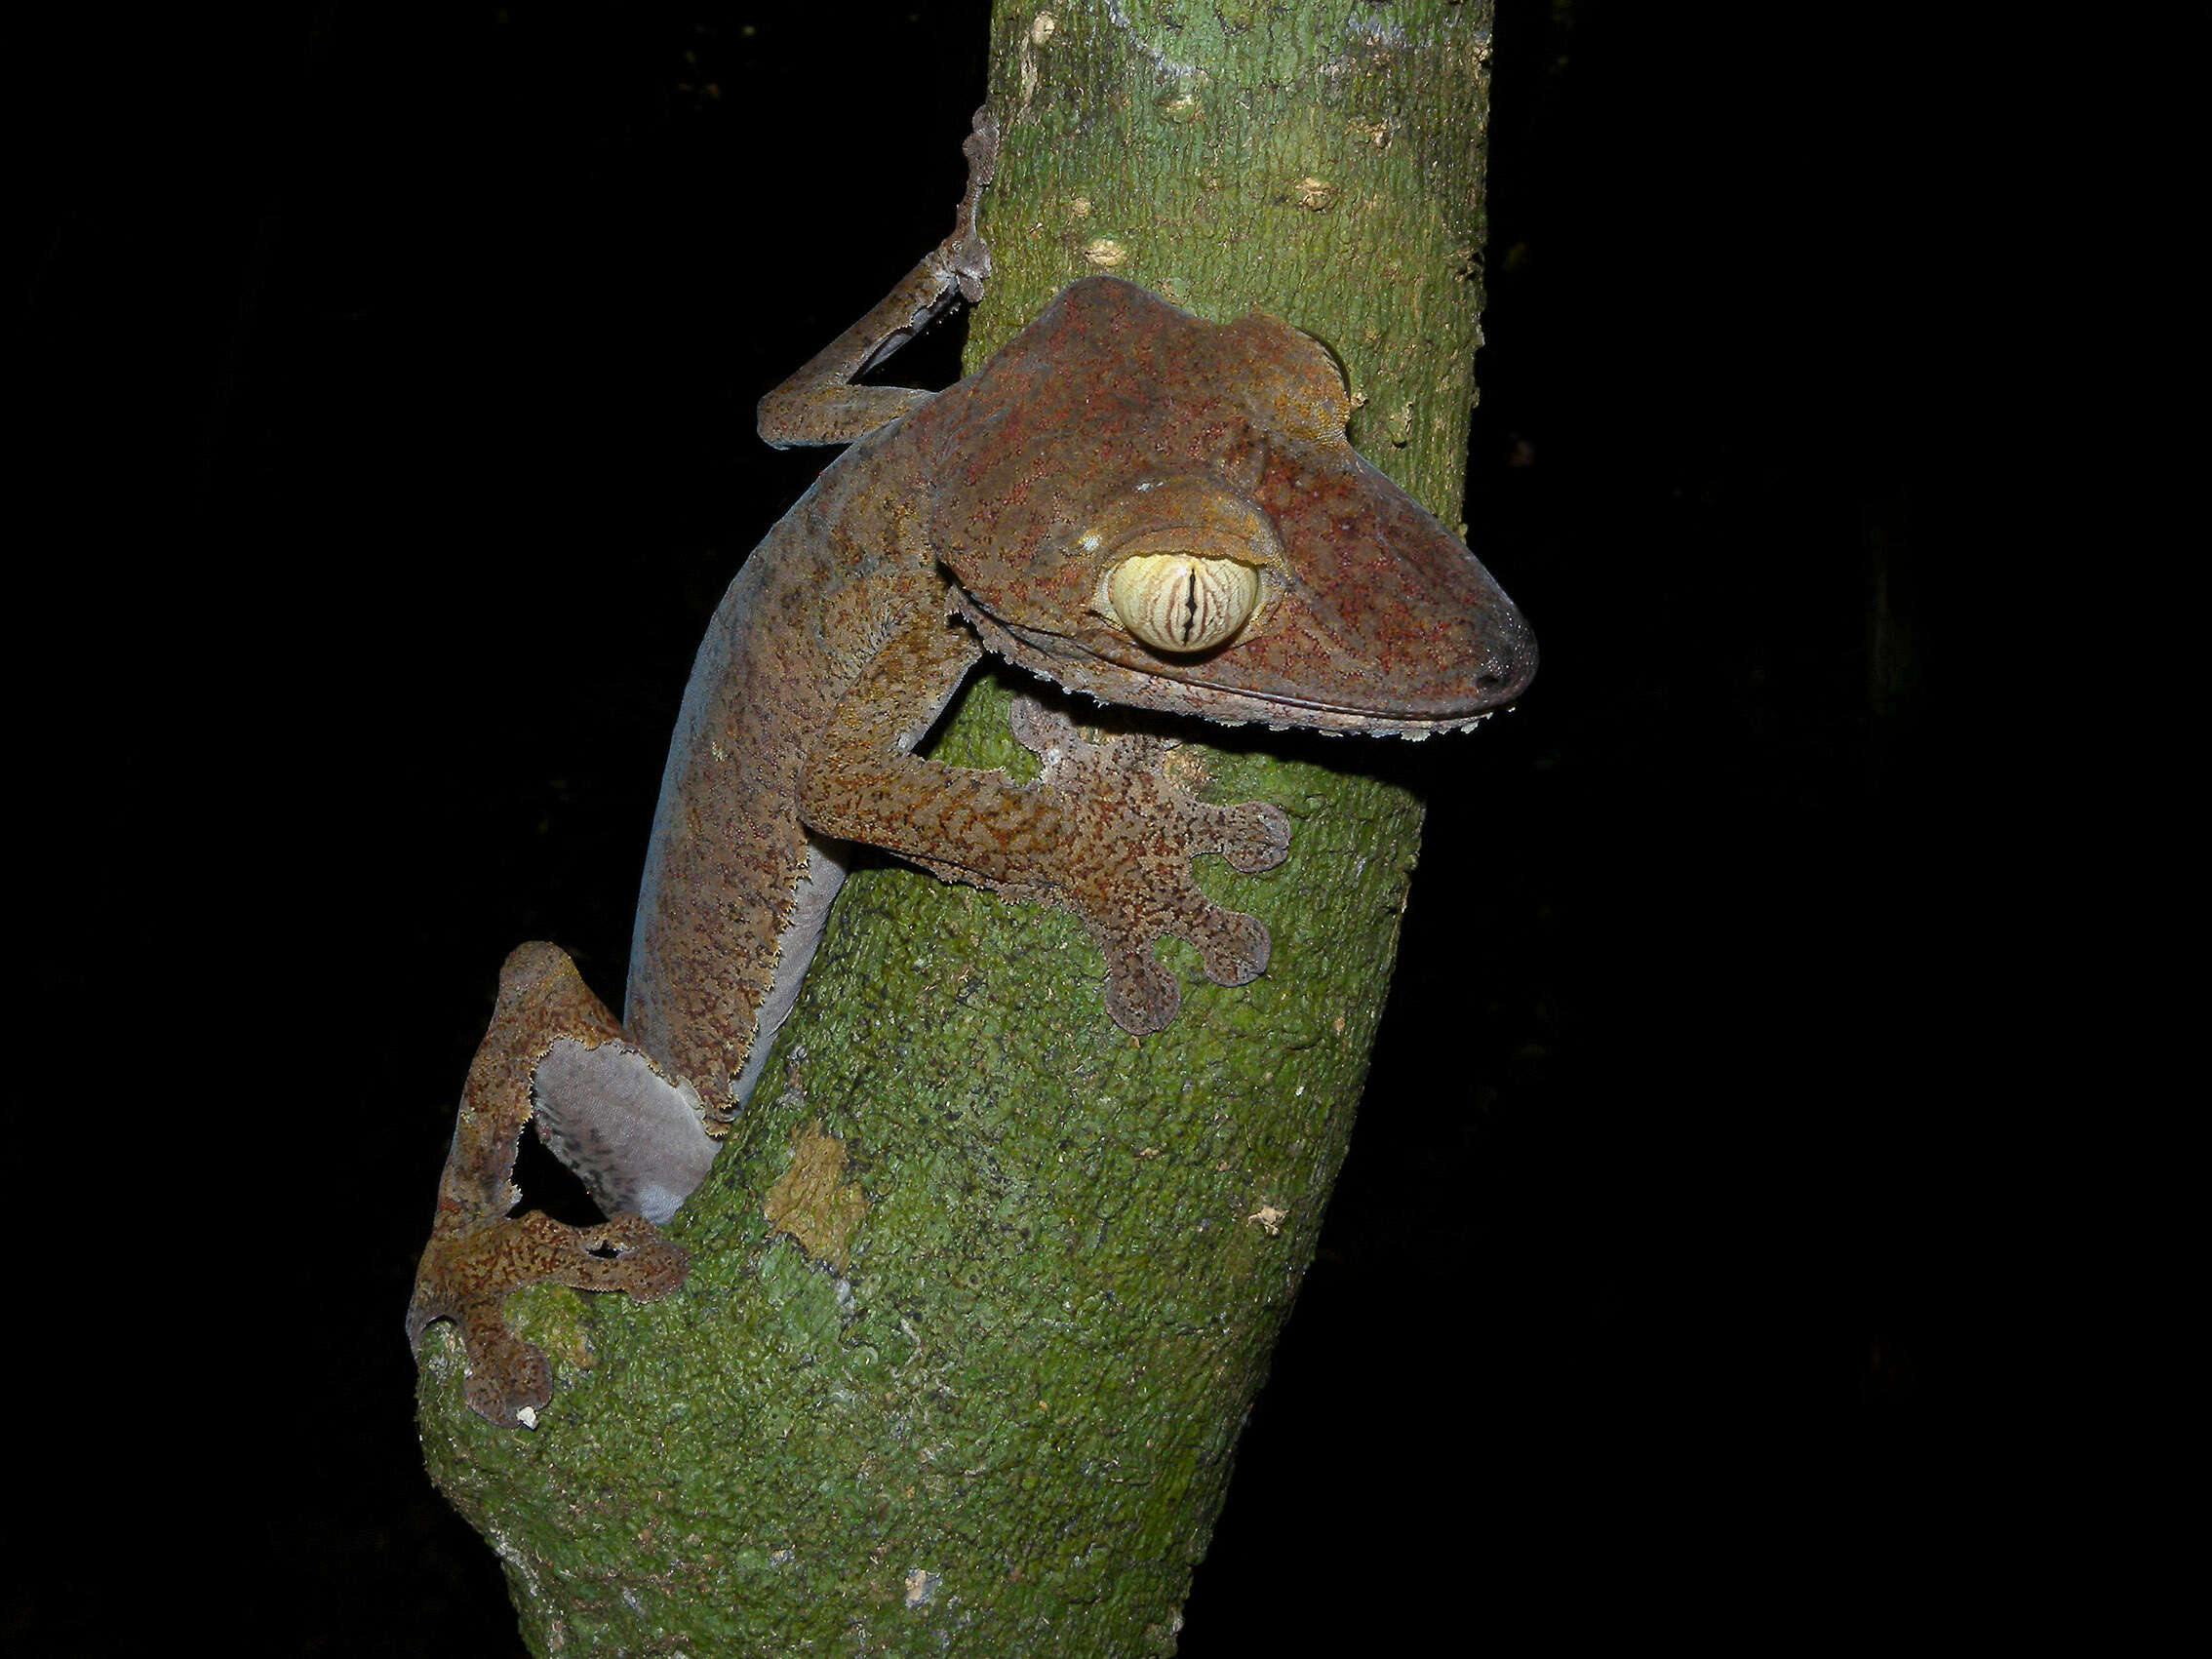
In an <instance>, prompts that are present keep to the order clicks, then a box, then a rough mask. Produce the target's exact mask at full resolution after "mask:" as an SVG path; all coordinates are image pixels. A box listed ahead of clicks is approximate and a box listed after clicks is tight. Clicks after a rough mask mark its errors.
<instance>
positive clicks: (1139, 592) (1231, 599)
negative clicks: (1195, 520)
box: [1106, 553, 1259, 652]
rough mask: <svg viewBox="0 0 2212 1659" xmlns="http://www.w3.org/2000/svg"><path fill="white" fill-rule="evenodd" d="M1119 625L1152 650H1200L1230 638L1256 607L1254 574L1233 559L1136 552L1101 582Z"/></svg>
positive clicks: (1256, 582)
mask: <svg viewBox="0 0 2212 1659" xmlns="http://www.w3.org/2000/svg"><path fill="white" fill-rule="evenodd" d="M1106 598H1107V600H1108V602H1109V603H1110V604H1111V605H1112V606H1113V608H1114V614H1115V615H1117V616H1119V617H1120V618H1121V619H1122V626H1123V627H1125V628H1126V629H1128V631H1129V632H1130V633H1132V634H1134V635H1136V637H1137V638H1138V639H1140V640H1142V641H1144V643H1145V644H1146V645H1148V646H1150V647H1152V649H1153V650H1155V651H1177V652H1190V651H1206V650H1209V649H1211V648H1212V647H1214V646H1217V645H1219V644H1220V643H1221V642H1222V641H1223V640H1226V639H1228V638H1229V637H1230V636H1231V635H1233V634H1235V633H1236V631H1237V630H1238V629H1239V628H1242V627H1243V626H1244V623H1245V622H1246V621H1247V620H1249V619H1250V617H1251V614H1252V607H1253V606H1255V605H1257V604H1258V603H1259V573H1258V572H1257V571H1254V570H1253V569H1252V568H1251V567H1250V566H1249V565H1240V564H1239V563H1238V562H1237V561H1236V560H1234V559H1207V558H1204V557H1201V556H1200V555H1198V554H1195V553H1140V554H1138V555H1137V556H1136V557H1134V558H1131V559H1124V560H1123V561H1122V562H1121V563H1120V564H1119V565H1116V566H1115V567H1114V570H1113V573H1111V574H1110V575H1108V576H1107V578H1106Z"/></svg>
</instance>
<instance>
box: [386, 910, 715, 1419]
mask: <svg viewBox="0 0 2212 1659" xmlns="http://www.w3.org/2000/svg"><path fill="white" fill-rule="evenodd" d="M533 1110H534V1111H535V1114H536V1118H537V1125H538V1133H539V1137H540V1138H541V1139H542V1140H543V1141H544V1142H545V1144H546V1145H547V1147H548V1148H550V1149H551V1150H552V1152H553V1153H554V1155H555V1156H556V1157H558V1158H559V1159H560V1160H561V1161H562V1162H563V1163H564V1164H566V1165H569V1167H570V1168H572V1169H573V1170H575V1172H576V1173H577V1174H578V1175H579V1176H581V1177H582V1179H583V1182H584V1185H585V1186H586V1188H588V1189H589V1190H590V1192H591V1195H592V1198H593V1200H594V1201H595V1202H596V1203H597V1204H598V1205H599V1206H600V1208H601V1209H602V1210H603V1211H604V1212H605V1213H606V1214H607V1215H608V1216H609V1217H610V1219H609V1220H607V1221H605V1222H603V1223H601V1224H599V1225H597V1226H592V1227H571V1226H568V1225H566V1224H565V1223H562V1222H558V1221H555V1220H553V1219H552V1218H551V1217H550V1216H547V1215H544V1214H541V1213H538V1212H536V1211H532V1212H531V1213H528V1214H525V1215H519V1216H518V1215H514V1214H511V1213H510V1212H511V1211H512V1210H513V1209H514V1208H515V1206H516V1205H518V1204H519V1203H520V1202H521V1200H522V1194H521V1192H520V1191H519V1190H518V1189H517V1188H516V1186H515V1184H514V1170H515V1155H516V1152H517V1150H518V1148H519V1145H520V1142H521V1137H522V1129H523V1125H524V1124H525V1123H526V1122H528V1121H529V1119H530V1118H531V1116H532V1113H533ZM703 1119H704V1114H703V1113H702V1112H701V1110H700V1107H699V1102H698V1096H697V1095H696V1094H695V1093H694V1092H693V1091H692V1089H691V1086H690V1085H689V1084H687V1083H685V1082H684V1081H683V1080H682V1079H680V1078H675V1077H672V1076H671V1075H670V1074H669V1073H667V1072H666V1071H664V1070H662V1068H660V1067H659V1066H658V1065H656V1064H655V1063H654V1062H653V1061H652V1058H651V1057H650V1056H649V1055H647V1054H646V1053H645V1052H644V1051H643V1050H641V1049H639V1048H638V1047H635V1046H634V1045H632V1044H631V1043H629V1042H627V1041H626V1040H625V1039H624V1038H623V1036H622V1028H621V1025H620V1023H619V1022H618V1021H617V1020H615V1018H614V1017H613V1015H612V1014H611V1013H609V1012H608V1010H607V1008H606V1006H605V1005H604V1004H602V1003H601V1002H600V1001H599V999H598V998H597V997H594V996H593V995H592V994H591V992H590V991H589V990H588V989H587V988H586V987H585V985H584V983H583V980H582V977H581V976H580V975H579V974H578V973H577V972H576V968H575V964H574V963H573V962H571V961H570V960H569V957H568V954H567V953H566V952H564V951H562V950H560V949H559V948H558V947H556V946H553V945H548V944H528V945H523V946H521V947H520V948H518V949H517V950H516V951H514V953H513V954H512V955H510V956H509V957H508V958H507V961H506V964H505V966H504V967H502V968H500V970H499V1000H498V1004H497V1007H496V1008H495V1009H494V1013H493V1016H492V1024H491V1027H490V1029H489V1030H488V1031H486V1033H485V1035H484V1041H483V1043H482V1044H481V1045H479V1046H478V1047H477V1051H476V1058H475V1059H474V1061H472V1062H471V1064H470V1066H469V1073H468V1084H467V1087H466V1088H465V1090H464V1091H463V1093H462V1096H461V1107H460V1114H459V1118H458V1121H457V1122H456V1124H455V1125H454V1143H453V1150H452V1151H451V1153H450V1154H449V1155H448V1157H447V1160H446V1168H445V1173H444V1174H443V1175H442V1176H441V1177H440V1179H439V1183H438V1211H437V1216H436V1219H435V1220H434V1221H433V1222H432V1224H431V1231H430V1243H429V1244H428V1245H427V1246H426V1247H425V1248H424V1250H423V1252H422V1262H421V1266H420V1267H419V1268H418V1269H417V1271H416V1275H415V1295H414V1299H413V1300H412V1301H411V1302H410V1304H409V1306H408V1314H407V1337H408V1345H409V1346H410V1347H411V1348H414V1349H415V1350H416V1351H417V1352H419V1349H420V1344H421V1339H422V1333H423V1331H424V1330H425V1329H426V1328H427V1327H428V1326H429V1325H430V1323H432V1322H433V1321H436V1320H442V1319H450V1320H452V1321H454V1323H455V1324H457V1325H458V1326H459V1327H460V1334H461V1341H462V1344H463V1346H464V1347H465V1348H466V1350H467V1353H468V1365H469V1375H468V1382H467V1387H466V1393H467V1398H468V1403H469V1405H470V1406H471V1407H472V1408H473V1409H474V1410H475V1411H476V1412H477V1413H478V1415H480V1416H483V1417H486V1418H489V1419H490V1420H491V1421H493V1422H494V1423H500V1424H505V1425H510V1426H511V1425H514V1424H518V1423H533V1422H534V1421H535V1413H536V1411H537V1409H538V1408H540V1407H542V1406H543V1405H544V1404H545V1403H546V1402H548V1401H549V1400H550V1399H551V1398H552V1368H551V1366H550V1365H549V1364H548V1363H546V1359H545V1356H544V1355H543V1354H542V1353H541V1352H539V1350H538V1349H537V1348H536V1347H535V1346H534V1345H533V1344H532V1343H529V1342H527V1341H525V1340H523V1339H522V1338H521V1337H519V1336H517V1335H515V1333H514V1332H513V1330H512V1329H510V1328H509V1327H508V1324H507V1321H506V1312H505V1309H506V1301H507V1297H508V1296H509V1295H511V1294H512V1293H513V1292H515V1291H516V1290H519V1289H521V1288H522V1287H523V1286H524V1285H526V1284H541V1283H545V1282H551V1283H553V1284H567V1285H572V1286H573V1287H574V1288H576V1289H579V1290H624V1291H627V1292H628V1293H629V1294H630V1295H632V1296H634V1297H636V1298H637V1299H638V1300H639V1301H642V1302H650V1301H653V1300H655V1299H656V1298H658V1297H660V1296H663V1295H665V1294H667V1292H669V1291H670V1290H673V1289H674V1288H675V1287H676V1286H677V1285H678V1284H682V1283H683V1281H684V1275H685V1273H686V1271H687V1269H688V1268H689V1265H690V1262H689V1258H688V1257H687V1256H686V1255H685V1253H684V1251H683V1250H681V1249H680V1248H678V1247H677V1246H676V1245H675V1244H671V1243H669V1242H668V1241H667V1240H666V1239H664V1238H662V1237H661V1236H660V1234H659V1232H658V1231H657V1229H656V1228H655V1226H654V1223H655V1222H659V1221H665V1220H667V1219H668V1217H669V1216H670V1215H672V1214H673V1213H674V1212H675V1209H676V1206H677V1205H680V1204H682V1203H683V1201H684V1199H685V1198H686V1197H687V1196H689V1195H690V1193H691V1190H692V1189H693V1188H694V1187H696V1186H697V1185H698V1183H699V1181H700V1180H701V1179H702V1178H703V1177H704V1176H705V1174H706V1168H707V1165H708V1164H709V1163H710V1162H711V1161H712V1159H713V1157H714V1149H715V1143H714V1141H713V1140H712V1139H711V1138H710V1137H709V1136H708V1134H707V1133H706V1130H705V1127H704V1126H703Z"/></svg>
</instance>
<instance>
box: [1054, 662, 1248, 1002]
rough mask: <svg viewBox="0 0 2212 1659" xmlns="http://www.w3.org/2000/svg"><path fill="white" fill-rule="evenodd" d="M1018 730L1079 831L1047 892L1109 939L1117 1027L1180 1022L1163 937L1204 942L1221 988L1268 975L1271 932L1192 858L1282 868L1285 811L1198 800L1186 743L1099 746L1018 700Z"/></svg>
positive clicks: (1143, 738)
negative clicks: (1211, 892)
mask: <svg viewBox="0 0 2212 1659" xmlns="http://www.w3.org/2000/svg"><path fill="white" fill-rule="evenodd" d="M1011 725H1012V729H1013V734H1014V737H1015V739H1016V740H1017V741H1019V742H1020V743H1021V744H1022V745H1023V747H1025V748H1027V749H1030V750H1032V751H1033V752H1035V753H1036V754H1037V755H1038V756H1039V757H1041V758H1042V759H1043V761H1044V763H1045V772H1044V776H1043V777H1042V778H1041V779H1040V780H1039V784H1038V787H1039V788H1040V789H1041V790H1042V791H1044V792H1045V793H1046V794H1047V796H1049V797H1051V798H1053V799H1054V800H1055V802H1056V804H1057V805H1058V807H1059V809H1060V811H1061V813H1062V814H1063V815H1064V816H1066V817H1067V818H1068V819H1070V820H1071V821H1072V823H1073V825H1074V827H1075V832H1076V833H1075V834H1074V835H1073V836H1071V837H1070V838H1069V844H1068V845H1067V846H1066V847H1065V848H1064V849H1062V850H1063V852H1064V854H1065V857H1064V860H1063V861H1061V862H1060V863H1059V864H1058V866H1057V867H1056V868H1055V870H1054V872H1053V879H1052V881H1051V882H1050V884H1049V885H1048V886H1047V887H1042V888H1041V889H1039V891H1040V896H1044V897H1047V898H1049V899H1050V900H1051V901H1053V902H1055V903H1058V904H1060V905H1062V906H1064V907H1065V908H1067V909H1069V910H1072V911H1074V912H1075V913H1076V915H1077V916H1079V917H1080V918H1081V919H1082V920H1083V922H1084V925H1085V926H1086V928H1088V929H1089V931H1090V933H1091V936H1092V937H1093V938H1095V939H1096V940H1097V941H1098V944H1099V948H1100V950H1101V951H1103V952H1104V954H1105V957H1106V974H1107V985H1106V1011H1107V1013H1108V1014H1109V1015H1110V1016H1111V1017H1112V1018H1113V1020H1114V1023H1115V1024H1117V1025H1119V1026H1120V1027H1121V1028H1122V1029H1123V1030H1125V1031H1127V1032H1132V1033H1134V1034H1136V1035H1138V1036H1143V1035H1146V1034H1148V1033H1150V1032H1154V1031H1159V1030H1162V1029H1164V1028H1165V1026H1166V1025H1167V1024H1168V1023H1169V1022H1170V1021H1172V1020H1173V1019H1174V1017H1175V1013H1176V1010H1177V1009H1178V1008H1179V1007H1181V1005H1182V991H1181V989H1180V987H1178V986H1177V984H1176V983H1175V976H1174V974H1173V973H1171V972H1170V971H1169V970H1168V969H1167V968H1165V967H1164V966H1163V965H1162V964H1161V963H1160V961H1159V960H1158V959H1157V958H1156V957H1155V956H1154V955H1153V945H1154V943H1155V942H1156V941H1157V940H1159V939H1161V938H1163V937H1165V936H1173V937H1175V938H1178V939H1182V940H1184V941H1186V942H1187V943H1189V944H1191V945H1193V946H1195V947H1196V948H1197V950H1198V953H1199V960H1200V963H1201V965H1202V966H1203V968H1204V969H1205V976H1206V977H1207V978H1208V979H1210V980H1212V981H1213V982H1214V983H1215V984H1217V985H1243V984H1246V983H1249V982H1250V981H1251V980H1253V979H1256V978H1258V977H1259V975H1260V974H1261V973H1263V972H1264V971H1266V968H1267V958H1268V950H1269V944H1270V941H1269V939H1268V932H1267V928H1266V925H1265V924H1264V923H1262V922H1261V921H1260V920H1259V919H1258V918H1257V917H1255V916H1247V915H1244V913H1242V912H1240V911H1234V910H1227V909H1224V908H1223V907H1222V906H1220V905H1218V904H1216V903H1214V902H1213V900H1211V899H1210V898H1208V897H1206V895H1205V893H1204V892H1203V891H1202V890H1200V889H1199V886H1198V884H1197V883H1196V882H1194V881H1193V880H1192V879H1191V860H1192V859H1193V858H1194V857H1196V856H1198V855H1200V854H1202V853H1214V854H1217V855H1219V856H1221V857H1223V858H1225V859H1227V860H1228V862H1229V864H1230V866H1231V867H1232V868H1233V869H1237V870H1241V871H1244V872H1247V873H1250V872H1255V871H1260V870H1266V869H1271V868H1273V867H1274V866H1275V865H1277V864H1280V863H1281V862H1282V861H1283V859H1284V854H1285V852H1286V851H1287V850H1288V848H1289V844H1290V820H1289V819H1288V818H1286V817H1285V816H1284V814H1283V812H1282V811H1281V810H1280V809H1278V808H1275V807H1272V806H1269V805H1268V804H1266V803H1264V802H1245V803H1243V804H1239V805H1234V806H1219V805H1216V804H1214V803H1211V802H1206V801H1201V800H1199V799H1198V798H1197V797H1196V796H1195V795H1194V794H1192V793H1191V790H1190V788H1189V787H1188V786H1186V784H1185V783H1183V782H1182V781H1180V780H1179V779H1178V778H1177V776H1176V775H1175V770H1174V768H1173V767H1172V765H1171V763H1170V762H1169V759H1168V756H1169V753H1170V751H1171V750H1172V749H1173V748H1174V747H1175V746H1176V745H1174V744H1173V743H1172V742H1170V741H1169V740H1168V739H1165V738H1162V737H1156V736H1152V735H1149V734H1145V733H1125V734H1121V735H1117V736H1113V737H1109V738H1106V739H1104V740H1102V741H1098V742H1093V741H1091V740H1090V739H1088V738H1086V737H1085V736H1084V735H1083V734H1082V733H1081V732H1080V731H1077V729H1076V726H1075V723H1074V722H1073V721H1071V720H1069V719H1068V717H1067V716H1066V715H1064V714H1061V713H1059V712H1058V711H1056V710H1054V709H1049V708H1047V707H1046V706H1045V705H1044V704H1043V703H1040V702H1038V701H1037V700H1036V699H1034V698H1032V697H1027V696H1022V697H1016V698H1015V699H1014V705H1013V710H1012V716H1011ZM1194 781H1200V782H1203V779H1197V780H1194Z"/></svg>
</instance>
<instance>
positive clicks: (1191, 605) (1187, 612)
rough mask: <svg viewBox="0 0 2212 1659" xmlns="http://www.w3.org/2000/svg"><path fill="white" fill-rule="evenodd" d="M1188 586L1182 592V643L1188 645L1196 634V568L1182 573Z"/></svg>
mask: <svg viewBox="0 0 2212 1659" xmlns="http://www.w3.org/2000/svg"><path fill="white" fill-rule="evenodd" d="M1185 574H1186V575H1187V576H1188V577H1189V579H1190V586H1189V587H1187V588H1186V589H1185V590H1184V592H1183V643H1184V644H1185V645H1188V644H1190V642H1191V636H1192V635H1194V634H1196V633H1197V632H1198V567H1197V566H1196V565H1193V566H1192V567H1191V568H1190V569H1189V570H1188V571H1187V572H1185Z"/></svg>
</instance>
